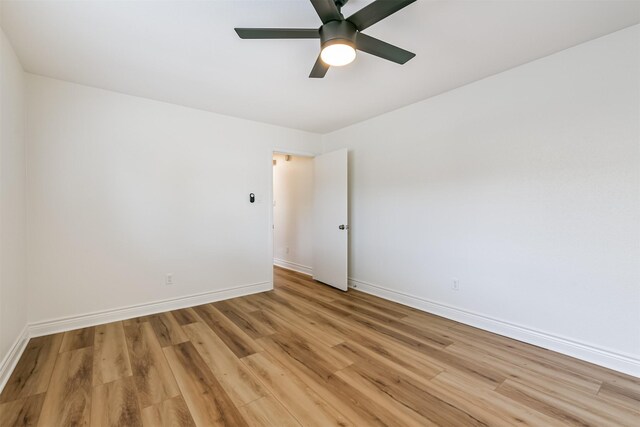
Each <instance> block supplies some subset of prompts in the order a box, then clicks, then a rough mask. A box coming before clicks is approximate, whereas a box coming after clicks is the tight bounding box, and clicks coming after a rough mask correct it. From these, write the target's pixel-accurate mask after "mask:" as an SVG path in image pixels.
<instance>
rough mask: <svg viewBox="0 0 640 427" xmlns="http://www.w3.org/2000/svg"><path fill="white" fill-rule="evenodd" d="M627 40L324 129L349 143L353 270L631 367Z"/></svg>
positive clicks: (639, 320)
mask: <svg viewBox="0 0 640 427" xmlns="http://www.w3.org/2000/svg"><path fill="white" fill-rule="evenodd" d="M639 40H640V27H639V26H635V27H631V28H628V29H625V30H622V31H619V32H617V33H614V34H611V35H608V36H605V37H602V38H600V39H597V40H594V41H591V42H588V43H585V44H582V45H579V46H577V47H574V48H571V49H568V50H566V51H563V52H560V53H558V54H555V55H552V56H549V57H546V58H543V59H540V60H538V61H535V62H532V63H529V64H526V65H523V66H521V67H518V68H515V69H512V70H510V71H507V72H504V73H501V74H498V75H495V76H493V77H490V78H487V79H484V80H482V81H479V82H476V83H473V84H470V85H468V86H465V87H462V88H459V89H457V90H454V91H452V92H448V93H445V94H443V95H440V96H437V97H434V98H431V99H428V100H425V101H422V102H420V103H417V104H414V105H411V106H408V107H405V108H402V109H400V110H397V111H394V112H391V113H388V114H385V115H383V116H380V117H377V118H374V119H371V120H369V121H366V122H363V123H360V124H356V125H354V126H351V127H348V128H345V129H343V130H340V131H337V132H334V133H332V134H329V135H326V136H324V137H323V141H324V150H325V151H331V150H334V149H337V148H340V147H348V148H349V150H350V169H351V171H350V181H351V182H350V187H351V188H350V191H349V194H350V195H351V198H350V209H351V218H350V221H349V223H350V224H351V225H352V229H351V234H350V236H351V245H350V246H351V252H350V257H351V260H350V261H351V262H350V276H351V277H352V278H354V279H356V281H354V282H353V283H355V284H356V285H360V286H361V287H363V288H365V289H367V290H369V291H370V292H377V293H378V294H383V295H386V296H387V297H390V298H395V299H398V300H402V301H405V302H409V303H413V304H414V305H417V306H421V307H424V308H427V309H431V310H433V311H437V312H440V313H443V314H445V315H450V316H457V317H458V318H460V319H463V320H466V321H471V322H474V323H477V324H479V325H484V326H487V325H488V326H489V327H492V328H493V329H494V330H499V331H501V332H504V333H511V334H512V335H516V336H519V337H521V338H522V337H525V338H526V337H528V339H529V340H535V339H536V333H537V332H540V333H542V335H540V336H539V337H538V338H540V343H542V344H544V345H548V346H549V345H551V344H550V343H551V342H552V341H553V340H554V339H555V338H557V337H560V338H561V339H560V340H559V341H557V342H556V343H555V344H553V345H554V346H555V348H556V349H557V350H561V351H565V352H570V353H573V354H576V355H579V356H581V357H587V358H590V359H591V360H594V361H597V362H599V363H607V364H609V365H610V366H614V365H615V366H614V367H616V368H619V369H626V370H627V371H631V370H633V371H634V372H635V374H636V375H640V173H639V171H640V155H639V148H640V130H639V122H640V106H639V98H640V85H639V78H640V77H639V76H640V66H639V52H640V42H639ZM428 78H429V76H428V75H425V79H428ZM454 279H457V280H459V284H460V290H459V291H454V290H452V281H453V280H454ZM367 283H368V284H370V285H375V286H376V287H374V286H369V285H367ZM476 314H477V315H479V316H476ZM496 321H497V322H496ZM515 325H520V326H523V327H524V329H522V330H519V329H518V328H517V327H515ZM520 332H522V333H521V334H520V335H518V334H519V333H520ZM554 337H555V338H554ZM583 344H584V346H583ZM583 350H584V353H581V351H583ZM600 350H604V353H603V354H602V356H603V357H602V358H599V354H600V353H599V351H600ZM618 362H619V363H618Z"/></svg>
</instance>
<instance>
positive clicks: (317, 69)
mask: <svg viewBox="0 0 640 427" xmlns="http://www.w3.org/2000/svg"><path fill="white" fill-rule="evenodd" d="M327 71H329V66H328V65H327V64H325V63H324V62H323V61H322V59H320V55H318V59H316V63H315V64H314V65H313V69H312V70H311V74H309V77H310V78H312V79H321V78H323V77H324V75H325V74H327Z"/></svg>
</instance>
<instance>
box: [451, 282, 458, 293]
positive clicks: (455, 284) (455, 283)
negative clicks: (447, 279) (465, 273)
mask: <svg viewBox="0 0 640 427" xmlns="http://www.w3.org/2000/svg"><path fill="white" fill-rule="evenodd" d="M451 289H453V290H454V291H459V290H460V281H459V280H458V279H453V282H452V283H451Z"/></svg>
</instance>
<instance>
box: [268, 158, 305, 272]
mask: <svg viewBox="0 0 640 427" xmlns="http://www.w3.org/2000/svg"><path fill="white" fill-rule="evenodd" d="M272 204H273V227H272V228H273V264H274V265H276V266H279V267H283V268H286V269H288V270H294V271H297V272H300V273H304V274H308V275H310V276H311V275H312V274H313V270H312V264H313V158H312V157H306V156H297V155H291V154H284V153H274V155H273V203H272Z"/></svg>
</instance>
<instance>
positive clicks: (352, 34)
mask: <svg viewBox="0 0 640 427" xmlns="http://www.w3.org/2000/svg"><path fill="white" fill-rule="evenodd" d="M357 34H358V30H357V29H356V26H355V25H353V24H352V23H351V22H349V21H330V22H327V23H326V24H324V25H323V26H322V27H320V45H321V46H322V48H325V47H327V46H331V45H332V44H336V43H340V44H347V45H349V46H351V47H353V48H354V49H355V47H356V36H357Z"/></svg>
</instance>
